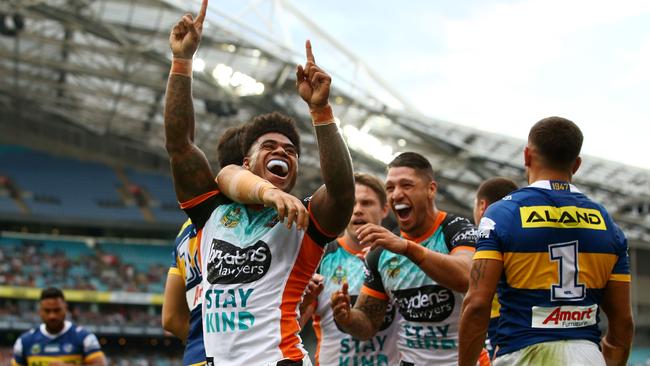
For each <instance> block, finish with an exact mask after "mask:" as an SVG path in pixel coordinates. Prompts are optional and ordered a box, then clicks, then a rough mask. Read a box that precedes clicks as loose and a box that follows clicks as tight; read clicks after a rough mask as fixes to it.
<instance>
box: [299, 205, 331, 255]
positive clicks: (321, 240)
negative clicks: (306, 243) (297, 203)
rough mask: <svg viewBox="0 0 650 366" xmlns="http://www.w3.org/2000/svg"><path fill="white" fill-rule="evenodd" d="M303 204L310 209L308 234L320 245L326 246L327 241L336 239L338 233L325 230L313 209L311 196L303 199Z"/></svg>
mask: <svg viewBox="0 0 650 366" xmlns="http://www.w3.org/2000/svg"><path fill="white" fill-rule="evenodd" d="M302 204H303V205H305V207H307V210H308V211H309V225H308V226H307V235H309V237H310V238H311V239H312V240H313V241H314V242H315V243H316V244H318V245H319V246H321V247H324V246H325V245H326V244H327V243H329V242H331V241H333V240H334V239H336V237H337V236H338V234H330V233H327V232H326V231H324V230H323V229H322V228H321V227H320V225H319V224H318V221H316V218H314V215H313V214H312V211H311V196H310V197H307V198H305V199H303V200H302Z"/></svg>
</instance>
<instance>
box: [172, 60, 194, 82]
mask: <svg viewBox="0 0 650 366" xmlns="http://www.w3.org/2000/svg"><path fill="white" fill-rule="evenodd" d="M169 73H170V74H173V75H183V76H187V77H190V78H191V77H192V59H186V58H173V59H172V69H171V70H170V71H169Z"/></svg>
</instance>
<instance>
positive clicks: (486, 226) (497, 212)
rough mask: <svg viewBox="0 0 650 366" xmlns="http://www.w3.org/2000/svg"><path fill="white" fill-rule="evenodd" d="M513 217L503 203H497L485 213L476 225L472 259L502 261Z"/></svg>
mask: <svg viewBox="0 0 650 366" xmlns="http://www.w3.org/2000/svg"><path fill="white" fill-rule="evenodd" d="M513 220H514V216H513V215H512V213H511V212H510V211H509V209H508V207H507V206H506V205H505V204H504V201H498V202H496V203H494V204H492V205H490V207H488V209H487V210H486V211H485V214H484V215H483V217H482V218H481V222H480V223H479V225H478V230H477V231H478V233H477V236H478V239H477V243H476V253H475V254H474V259H496V260H500V261H503V252H504V251H505V250H506V247H505V246H506V243H507V234H506V233H508V232H509V229H510V225H511V224H512V222H513Z"/></svg>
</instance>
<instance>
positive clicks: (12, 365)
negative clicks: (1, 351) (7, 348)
mask: <svg viewBox="0 0 650 366" xmlns="http://www.w3.org/2000/svg"><path fill="white" fill-rule="evenodd" d="M11 366H23V364H21V363H18V362H16V360H15V359H13V358H12V359H11Z"/></svg>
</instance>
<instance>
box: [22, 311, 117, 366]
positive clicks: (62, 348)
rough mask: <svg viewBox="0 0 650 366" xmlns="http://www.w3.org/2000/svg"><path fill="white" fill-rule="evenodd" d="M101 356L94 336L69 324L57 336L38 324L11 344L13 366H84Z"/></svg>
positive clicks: (67, 322)
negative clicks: (58, 363)
mask: <svg viewBox="0 0 650 366" xmlns="http://www.w3.org/2000/svg"><path fill="white" fill-rule="evenodd" d="M103 355H104V354H103V353H102V350H101V347H100V345H99V342H98V341H97V337H95V335H94V334H92V333H90V332H88V331H87V330H85V329H84V328H82V327H79V326H76V325H74V324H72V323H71V322H69V321H66V322H65V325H64V326H63V330H61V332H59V333H58V334H50V333H49V332H48V331H47V329H46V328H45V324H41V325H40V327H38V328H33V329H31V330H29V331H27V332H25V333H23V334H22V335H21V336H20V337H19V338H18V340H16V343H15V344H14V358H13V360H12V361H11V364H12V365H13V366H17V365H21V366H41V365H49V364H51V363H56V362H60V363H65V364H72V365H83V364H86V363H87V362H90V361H92V360H94V359H96V358H98V357H103Z"/></svg>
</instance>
